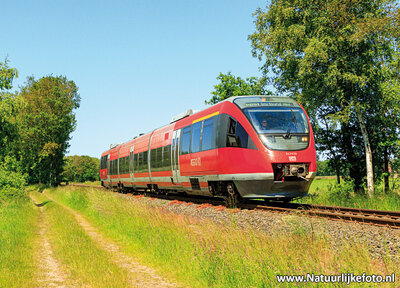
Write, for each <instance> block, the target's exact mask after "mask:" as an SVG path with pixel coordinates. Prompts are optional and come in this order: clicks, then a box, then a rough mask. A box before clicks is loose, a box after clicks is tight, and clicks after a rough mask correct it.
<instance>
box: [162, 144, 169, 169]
mask: <svg viewBox="0 0 400 288" xmlns="http://www.w3.org/2000/svg"><path fill="white" fill-rule="evenodd" d="M163 168H164V169H163V170H171V145H168V146H164V147H163Z"/></svg>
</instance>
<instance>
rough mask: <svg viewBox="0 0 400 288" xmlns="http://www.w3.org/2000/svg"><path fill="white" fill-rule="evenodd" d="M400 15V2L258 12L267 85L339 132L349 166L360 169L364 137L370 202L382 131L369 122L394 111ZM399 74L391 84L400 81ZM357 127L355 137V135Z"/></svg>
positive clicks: (255, 42)
mask: <svg viewBox="0 0 400 288" xmlns="http://www.w3.org/2000/svg"><path fill="white" fill-rule="evenodd" d="M399 15H400V13H399V9H398V7H397V4H396V1H394V0H377V1H362V0H344V1H343V0H328V1H322V0H317V1H302V0H276V1H272V3H271V4H270V6H269V7H268V10H267V11H263V10H261V9H259V10H257V12H256V13H255V16H256V20H255V24H256V32H255V33H253V34H252V35H250V36H249V40H250V41H251V42H252V48H253V50H252V51H253V55H254V56H255V57H258V59H259V60H260V61H265V62H264V65H263V66H262V70H263V73H264V75H265V76H266V78H267V79H268V80H269V81H271V83H273V84H274V86H275V87H276V88H277V90H278V91H281V92H287V93H291V95H293V96H294V97H296V98H297V100H298V101H299V102H300V103H302V104H304V106H306V108H307V110H308V111H309V112H310V114H312V115H311V116H312V118H313V124H314V126H316V125H320V126H322V128H321V129H324V130H326V129H327V128H326V127H324V124H323V119H325V120H326V121H327V122H326V123H328V125H329V126H330V127H332V126H335V129H336V131H337V132H338V133H340V137H341V140H342V142H339V143H337V142H336V144H334V145H336V146H337V147H340V149H341V150H342V151H343V152H344V153H343V154H345V155H346V158H347V161H349V160H351V158H352V157H353V158H354V159H352V160H353V161H350V164H351V165H353V164H356V163H359V161H357V160H359V159H357V157H356V153H354V151H353V149H354V147H353V144H354V143H355V140H357V139H358V135H361V139H362V143H363V147H364V151H363V154H364V155H365V162H364V163H365V165H366V169H365V170H366V174H367V184H368V195H369V196H370V197H372V195H373V193H374V185H373V183H374V172H373V151H372V149H373V147H372V145H371V135H374V134H375V133H377V132H378V131H377V130H376V129H381V128H382V127H378V128H376V127H373V126H371V125H368V123H372V122H373V121H372V120H373V119H376V118H377V117H379V118H381V117H383V114H382V113H381V111H377V110H380V108H381V107H383V109H386V108H387V107H389V106H388V104H389V103H388V102H385V101H384V99H385V93H384V90H383V87H382V83H385V82H387V81H388V80H389V79H388V75H387V73H385V67H389V66H390V67H393V66H396V63H395V61H394V60H395V59H396V57H397V56H396V55H397V54H398V36H399V31H400V29H399V19H400V16H399ZM397 67H398V66H397ZM394 71H395V69H394V70H392V72H394ZM398 71H399V70H397V72H394V74H392V75H391V77H395V78H397V79H398V75H399V73H398ZM270 72H273V75H272V76H271V73H270ZM377 108H379V109H377ZM378 112H379V113H378ZM392 112H393V110H392ZM378 114H379V116H378ZM396 117H397V116H396ZM321 123H322V124H321ZM354 123H357V125H358V131H357V132H356V134H355V136H354V134H350V133H348V132H349V130H348V128H349V127H351V126H354ZM328 137H329V136H328ZM335 137H336V136H335ZM354 160H355V162H354ZM353 172H354V171H353ZM351 173H352V171H351V169H350V174H351ZM352 177H357V178H358V177H359V176H356V175H354V174H353V176H352Z"/></svg>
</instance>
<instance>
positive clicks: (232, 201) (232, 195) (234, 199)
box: [225, 183, 239, 208]
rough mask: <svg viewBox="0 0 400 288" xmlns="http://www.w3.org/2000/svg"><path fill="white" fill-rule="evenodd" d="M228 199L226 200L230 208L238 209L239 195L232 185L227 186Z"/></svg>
mask: <svg viewBox="0 0 400 288" xmlns="http://www.w3.org/2000/svg"><path fill="white" fill-rule="evenodd" d="M226 191H227V192H228V193H227V197H226V199H225V202H226V206H227V207H228V208H236V207H237V205H238V202H239V195H238V193H237V192H236V189H235V186H234V185H233V184H232V183H229V184H228V185H226Z"/></svg>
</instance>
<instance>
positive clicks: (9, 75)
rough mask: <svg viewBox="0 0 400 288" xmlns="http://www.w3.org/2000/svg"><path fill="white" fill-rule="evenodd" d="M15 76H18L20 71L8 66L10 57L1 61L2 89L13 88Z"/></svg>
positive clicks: (0, 83)
mask: <svg viewBox="0 0 400 288" xmlns="http://www.w3.org/2000/svg"><path fill="white" fill-rule="evenodd" d="M15 77H18V71H17V69H15V68H10V67H9V66H8V59H7V58H6V59H5V60H4V62H0V90H5V89H11V88H12V81H13V80H14V78H15Z"/></svg>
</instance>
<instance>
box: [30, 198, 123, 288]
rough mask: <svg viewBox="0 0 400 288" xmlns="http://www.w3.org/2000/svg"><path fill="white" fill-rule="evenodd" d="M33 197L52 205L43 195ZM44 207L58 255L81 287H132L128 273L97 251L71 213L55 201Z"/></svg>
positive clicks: (55, 253) (50, 235) (53, 246)
mask: <svg viewBox="0 0 400 288" xmlns="http://www.w3.org/2000/svg"><path fill="white" fill-rule="evenodd" d="M31 195H32V196H33V197H34V198H35V199H37V200H39V201H41V202H43V201H46V202H47V201H49V199H48V198H47V197H45V196H44V195H43V194H41V193H38V192H31ZM43 207H44V212H43V213H44V217H46V218H45V221H46V223H48V225H49V226H48V229H49V231H51V232H50V233H49V239H50V243H51V245H52V248H53V250H54V255H55V256H56V258H57V259H59V261H60V262H61V263H62V266H63V267H64V268H65V269H66V270H67V271H68V272H69V273H70V274H71V275H72V278H73V279H77V280H76V281H77V282H78V283H79V286H90V287H128V286H130V283H129V281H128V272H127V271H125V270H123V269H121V268H119V267H118V266H116V265H115V264H114V263H112V262H111V260H110V255H109V254H108V253H107V252H105V251H103V250H101V249H99V248H97V246H96V245H95V243H94V242H93V241H92V239H91V238H90V237H89V236H88V235H87V234H86V233H85V231H84V230H83V229H82V228H81V226H79V224H78V223H77V221H76V219H75V217H74V216H73V215H72V214H71V213H69V212H68V211H67V210H65V208H62V207H61V206H60V205H58V204H56V203H54V202H52V201H50V202H47V204H46V205H44V206H43ZM116 280H117V281H116Z"/></svg>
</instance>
